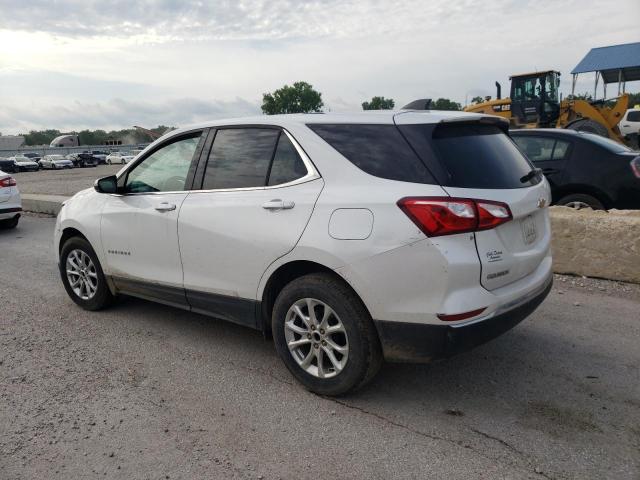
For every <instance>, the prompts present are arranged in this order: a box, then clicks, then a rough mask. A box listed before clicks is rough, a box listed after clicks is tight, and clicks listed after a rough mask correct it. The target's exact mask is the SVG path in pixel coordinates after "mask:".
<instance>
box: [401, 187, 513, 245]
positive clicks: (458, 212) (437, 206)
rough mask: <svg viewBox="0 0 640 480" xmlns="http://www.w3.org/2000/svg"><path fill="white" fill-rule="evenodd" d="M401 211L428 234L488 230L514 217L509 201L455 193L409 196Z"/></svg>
mask: <svg viewBox="0 0 640 480" xmlns="http://www.w3.org/2000/svg"><path fill="white" fill-rule="evenodd" d="M398 206H399V207H400V209H402V211H403V212H404V213H405V214H406V215H407V216H408V217H409V218H410V219H411V220H412V221H413V223H415V224H416V226H417V227H418V228H419V229H420V230H422V232H423V233H424V234H425V235H426V236H428V237H439V236H442V235H454V234H456V233H467V232H476V231H479V230H488V229H491V228H495V227H497V226H498V225H501V224H503V223H506V222H508V221H509V220H511V219H512V218H513V216H512V215H511V210H510V209H509V206H508V205H507V204H506V203H502V202H494V201H489V200H474V199H470V198H452V197H406V198H402V199H400V200H399V201H398Z"/></svg>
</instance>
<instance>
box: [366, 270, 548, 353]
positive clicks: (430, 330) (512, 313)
mask: <svg viewBox="0 0 640 480" xmlns="http://www.w3.org/2000/svg"><path fill="white" fill-rule="evenodd" d="M552 285H553V280H550V281H549V283H548V285H547V286H546V287H545V288H544V289H543V290H542V291H541V292H540V293H538V294H537V295H536V296H535V297H533V298H531V299H530V300H528V301H527V302H525V303H523V304H522V305H519V306H517V307H516V308H514V309H512V310H509V311H507V312H505V313H502V314H499V315H497V316H495V317H492V318H489V319H487V320H481V321H478V322H475V323H471V324H469V325H465V326H460V327H453V326H449V325H426V324H422V323H405V322H391V321H382V320H374V324H375V326H376V328H377V330H378V335H379V337H380V343H381V344H382V351H383V353H384V358H385V360H387V361H390V362H413V363H428V362H430V361H433V360H438V359H442V358H447V357H451V356H453V355H457V354H459V353H462V352H465V351H467V350H470V349H472V348H474V347H476V346H478V345H482V344H483V343H486V342H488V341H489V340H492V339H494V338H496V337H497V336H499V335H502V334H503V333H504V332H506V331H507V330H510V329H512V328H513V327H515V326H516V325H517V324H519V323H520V322H522V321H523V320H524V319H525V318H527V317H528V316H529V315H530V314H531V313H532V312H533V311H534V310H535V309H536V308H537V307H538V305H540V304H541V303H542V301H543V300H544V299H545V298H546V297H547V295H548V294H549V292H550V291H551V286H552Z"/></svg>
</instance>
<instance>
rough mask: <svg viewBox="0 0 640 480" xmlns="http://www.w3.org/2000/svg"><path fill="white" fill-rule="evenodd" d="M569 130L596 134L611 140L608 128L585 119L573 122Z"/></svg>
mask: <svg viewBox="0 0 640 480" xmlns="http://www.w3.org/2000/svg"><path fill="white" fill-rule="evenodd" d="M567 128H568V129H569V130H575V131H577V132H585V133H594V134H596V135H600V136H601V137H605V138H609V131H608V130H607V128H606V127H605V126H604V125H602V124H600V123H598V122H596V121H595V120H591V119H589V118H583V119H581V120H578V121H576V122H573V123H572V124H571V125H569V126H568V127H567Z"/></svg>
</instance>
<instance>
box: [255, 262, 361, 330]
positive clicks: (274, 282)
mask: <svg viewBox="0 0 640 480" xmlns="http://www.w3.org/2000/svg"><path fill="white" fill-rule="evenodd" d="M319 272H323V273H328V274H329V275H332V276H334V277H336V278H338V279H340V281H342V282H344V284H345V285H347V286H348V287H349V288H350V289H351V290H353V287H351V285H349V283H347V282H346V281H345V280H344V279H343V278H342V277H341V276H340V275H338V274H337V273H336V272H334V271H333V270H331V269H330V268H328V267H325V266H324V265H321V264H319V263H315V262H311V261H307V260H297V261H295V262H291V263H287V264H285V265H282V266H281V267H279V268H278V269H277V270H276V271H275V272H273V273H272V274H271V277H270V278H269V280H268V281H267V284H266V286H265V288H264V292H263V293H262V302H261V304H260V308H261V312H260V313H261V314H260V320H261V325H259V327H260V329H261V330H262V331H263V333H264V334H265V336H267V337H270V336H271V313H272V311H273V305H274V303H275V301H276V298H277V297H278V294H279V293H280V292H281V291H282V289H283V288H284V287H285V285H287V284H288V283H290V282H291V281H293V280H295V279H296V278H299V277H302V276H304V275H307V274H309V273H319ZM354 293H355V291H354ZM356 296H358V295H357V293H356ZM358 298H360V297H359V296H358ZM365 308H366V307H365Z"/></svg>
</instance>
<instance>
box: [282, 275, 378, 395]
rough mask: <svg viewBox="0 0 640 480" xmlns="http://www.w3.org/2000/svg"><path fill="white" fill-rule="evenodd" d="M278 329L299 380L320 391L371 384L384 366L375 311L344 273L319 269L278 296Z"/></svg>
mask: <svg viewBox="0 0 640 480" xmlns="http://www.w3.org/2000/svg"><path fill="white" fill-rule="evenodd" d="M271 326H272V332H273V337H274V341H275V346H276V350H277V352H278V355H279V356H280V358H281V359H282V361H283V362H284V364H285V365H286V367H287V368H288V369H289V371H290V372H291V373H292V374H293V376H294V377H296V379H297V380H298V381H299V382H300V383H302V385H304V386H305V387H306V388H307V389H308V390H310V391H312V392H315V393H317V394H320V395H343V394H345V393H347V392H350V391H353V390H356V389H358V388H360V387H362V386H364V385H365V384H366V383H368V382H369V381H370V380H371V379H372V378H373V377H374V376H375V374H376V373H377V372H378V370H379V369H380V366H381V365H382V352H381V348H380V342H379V340H378V336H377V333H376V330H375V327H374V325H373V322H372V320H371V316H370V315H369V312H368V311H367V309H366V308H365V306H364V305H363V303H362V301H361V300H360V299H359V298H358V296H357V295H356V294H355V293H354V292H353V291H352V290H351V289H350V288H349V287H348V286H347V285H345V284H344V283H343V282H342V281H341V280H340V279H339V278H336V277H335V276H333V275H330V274H326V273H313V274H309V275H305V276H303V277H300V278H297V279H295V280H293V281H292V282H291V283H289V284H288V285H286V286H285V287H284V288H283V289H282V291H281V292H280V294H279V295H278V297H277V298H276V301H275V304H274V308H273V314H272V320H271Z"/></svg>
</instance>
